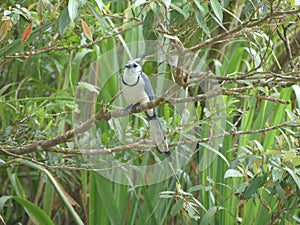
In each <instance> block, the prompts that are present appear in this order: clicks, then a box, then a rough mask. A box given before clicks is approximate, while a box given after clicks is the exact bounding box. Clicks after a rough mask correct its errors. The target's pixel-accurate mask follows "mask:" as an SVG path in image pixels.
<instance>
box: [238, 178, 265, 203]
mask: <svg viewBox="0 0 300 225" xmlns="http://www.w3.org/2000/svg"><path fill="white" fill-rule="evenodd" d="M266 180H267V174H264V175H263V176H261V177H254V178H253V179H252V181H251V183H250V184H249V186H248V187H247V188H246V190H245V192H244V194H243V199H246V200H247V199H249V198H250V197H251V196H252V195H253V194H254V193H255V192H257V191H258V189H259V188H260V187H262V186H263V185H264V184H265V182H266Z"/></svg>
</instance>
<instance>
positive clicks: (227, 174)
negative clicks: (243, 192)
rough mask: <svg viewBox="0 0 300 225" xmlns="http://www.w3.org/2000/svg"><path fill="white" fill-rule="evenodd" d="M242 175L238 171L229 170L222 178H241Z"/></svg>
mask: <svg viewBox="0 0 300 225" xmlns="http://www.w3.org/2000/svg"><path fill="white" fill-rule="evenodd" d="M242 176H243V174H242V173H241V172H240V171H238V170H234V169H229V170H227V171H226V172H225V175H224V178H225V179H226V178H228V177H242Z"/></svg>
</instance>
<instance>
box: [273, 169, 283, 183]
mask: <svg viewBox="0 0 300 225" xmlns="http://www.w3.org/2000/svg"><path fill="white" fill-rule="evenodd" d="M282 175H283V169H280V168H277V167H273V169H272V180H273V182H276V181H278V180H280V179H281V178H282Z"/></svg>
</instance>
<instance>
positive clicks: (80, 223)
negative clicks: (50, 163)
mask: <svg viewBox="0 0 300 225" xmlns="http://www.w3.org/2000/svg"><path fill="white" fill-rule="evenodd" d="M16 161H18V162H20V163H23V164H25V165H27V166H30V167H32V168H35V169H37V170H40V171H42V172H44V173H45V174H46V175H47V176H48V178H49V180H50V181H51V183H52V185H53V187H54V188H55V190H56V192H57V194H58V195H59V196H60V197H61V199H62V201H63V202H64V204H65V206H66V207H67V209H68V210H69V212H70V214H71V216H72V217H73V219H74V221H75V222H76V223H77V224H78V225H84V223H83V221H82V220H81V218H80V217H79V215H78V214H77V212H76V211H75V209H74V208H73V206H72V205H71V203H70V202H69V200H68V197H67V196H66V195H65V193H64V191H63V190H62V189H61V186H60V185H59V184H58V182H57V181H56V180H55V178H54V177H53V176H52V174H51V173H50V172H49V171H48V170H47V169H46V168H44V167H42V166H40V165H38V164H35V163H33V162H30V161H27V160H23V159H18V160H16ZM41 224H42V223H41Z"/></svg>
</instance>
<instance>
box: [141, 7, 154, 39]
mask: <svg viewBox="0 0 300 225" xmlns="http://www.w3.org/2000/svg"><path fill="white" fill-rule="evenodd" d="M154 21H155V15H154V12H153V11H152V10H150V11H149V12H148V13H147V15H146V18H145V20H144V23H143V36H144V39H145V40H155V39H156V35H155V33H154V32H153V26H154Z"/></svg>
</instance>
